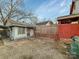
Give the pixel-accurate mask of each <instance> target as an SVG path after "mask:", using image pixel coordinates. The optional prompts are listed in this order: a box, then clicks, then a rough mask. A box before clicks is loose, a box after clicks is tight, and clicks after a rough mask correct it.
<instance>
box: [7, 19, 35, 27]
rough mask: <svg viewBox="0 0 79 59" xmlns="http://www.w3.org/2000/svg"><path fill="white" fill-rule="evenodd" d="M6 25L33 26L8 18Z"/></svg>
mask: <svg viewBox="0 0 79 59" xmlns="http://www.w3.org/2000/svg"><path fill="white" fill-rule="evenodd" d="M6 26H10V27H13V26H19V27H35V25H33V24H28V23H23V22H19V21H15V20H8V21H7V24H6Z"/></svg>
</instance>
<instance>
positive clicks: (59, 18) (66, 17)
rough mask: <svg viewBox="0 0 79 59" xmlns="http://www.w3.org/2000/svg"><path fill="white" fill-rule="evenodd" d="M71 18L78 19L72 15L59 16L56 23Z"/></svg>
mask: <svg viewBox="0 0 79 59" xmlns="http://www.w3.org/2000/svg"><path fill="white" fill-rule="evenodd" d="M71 18H79V14H72V15H67V16H61V17H58V18H57V19H58V21H61V20H65V19H71Z"/></svg>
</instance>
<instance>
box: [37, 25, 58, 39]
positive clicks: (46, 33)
mask: <svg viewBox="0 0 79 59" xmlns="http://www.w3.org/2000/svg"><path fill="white" fill-rule="evenodd" d="M35 33H36V37H45V38H52V39H58V34H57V25H55V24H54V25H52V26H37V27H36V32H35Z"/></svg>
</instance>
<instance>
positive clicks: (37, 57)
mask: <svg viewBox="0 0 79 59" xmlns="http://www.w3.org/2000/svg"><path fill="white" fill-rule="evenodd" d="M54 47H55V42H54V41H51V40H45V39H44V40H40V39H34V40H22V41H16V42H12V43H8V45H5V46H2V47H0V59H59V58H60V59H68V58H67V57H66V56H65V55H64V54H62V53H60V52H59V51H57V50H56V49H55V48H54Z"/></svg>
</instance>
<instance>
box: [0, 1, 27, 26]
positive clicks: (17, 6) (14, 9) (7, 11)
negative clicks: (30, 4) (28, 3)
mask: <svg viewBox="0 0 79 59" xmlns="http://www.w3.org/2000/svg"><path fill="white" fill-rule="evenodd" d="M22 2H23V0H0V19H1V20H2V22H3V24H4V25H6V23H7V21H8V20H9V19H19V20H20V19H23V18H25V16H26V14H25V12H24V11H23V9H22V8H21V3H22Z"/></svg>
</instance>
